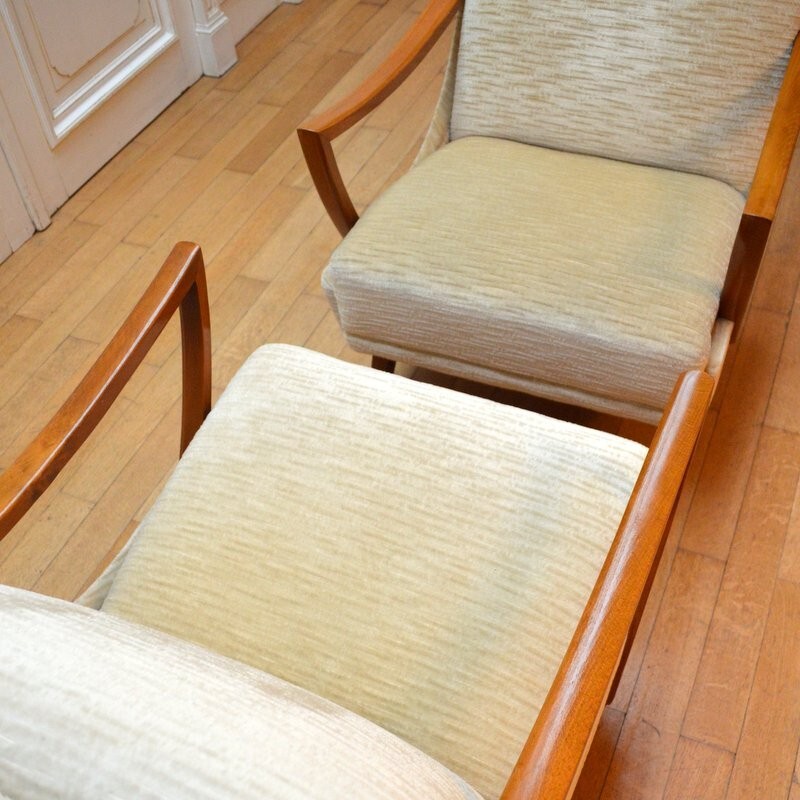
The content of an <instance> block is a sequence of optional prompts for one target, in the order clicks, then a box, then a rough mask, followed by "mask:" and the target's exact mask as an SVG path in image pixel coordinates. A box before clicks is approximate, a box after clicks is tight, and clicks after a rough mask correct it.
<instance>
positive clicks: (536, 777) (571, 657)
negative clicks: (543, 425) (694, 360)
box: [502, 370, 714, 800]
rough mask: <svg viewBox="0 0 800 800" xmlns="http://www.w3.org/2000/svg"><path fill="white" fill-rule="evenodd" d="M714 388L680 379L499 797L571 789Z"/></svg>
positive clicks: (705, 380) (539, 797)
mask: <svg viewBox="0 0 800 800" xmlns="http://www.w3.org/2000/svg"><path fill="white" fill-rule="evenodd" d="M713 387H714V379H713V378H712V377H711V376H710V375H708V374H707V373H704V372H700V371H697V370H695V371H693V372H688V373H685V374H684V375H682V376H681V378H680V379H679V381H678V384H677V386H676V387H675V390H674V391H673V394H672V397H671V399H670V402H669V405H668V406H667V410H666V411H665V413H664V416H663V417H662V419H661V423H660V425H659V427H658V430H657V431H656V434H655V437H654V439H653V442H652V444H651V446H650V451H649V452H648V454H647V458H646V459H645V462H644V465H643V467H642V471H641V473H640V475H639V479H638V480H637V482H636V486H635V487H634V489H633V493H632V494H631V498H630V500H629V501H628V506H627V508H626V509H625V514H624V516H623V518H622V521H621V522H620V525H619V529H618V530H617V535H616V537H615V539H614V542H613V544H612V546H611V549H610V551H609V553H608V556H607V558H606V561H605V564H604V565H603V569H602V570H601V572H600V575H599V577H598V579H597V583H596V584H595V587H594V590H593V591H592V594H591V596H590V598H589V602H588V603H587V604H586V608H585V609H584V612H583V615H582V617H581V619H580V622H579V623H578V627H577V629H576V631H575V634H574V636H573V638H572V641H571V642H570V645H569V648H568V649H567V653H566V655H565V656H564V660H563V661H562V663H561V667H560V668H559V671H558V674H557V675H556V678H555V681H554V682H553V685H552V687H551V689H550V692H549V693H548V695H547V698H546V699H545V702H544V704H543V706H542V710H541V711H540V713H539V716H538V718H537V720H536V724H535V725H534V727H533V730H532V731H531V734H530V736H529V737H528V741H527V742H526V744H525V747H524V748H523V750H522V754H521V755H520V757H519V760H518V761H517V765H516V766H515V767H514V771H513V772H512V774H511V778H510V779H509V782H508V784H507V785H506V788H505V791H504V792H503V795H502V798H503V800H523V798H525V800H533V798H536V800H545V798H547V799H548V800H556V798H567V797H570V796H571V792H572V790H573V789H574V787H575V784H576V782H577V780H578V778H579V776H580V769H581V767H582V766H583V761H584V759H585V757H586V754H587V752H588V749H589V745H590V744H591V741H592V737H593V735H594V732H595V729H596V727H597V723H598V721H599V719H600V714H601V712H602V710H603V708H604V705H605V701H606V698H607V696H608V693H609V690H610V687H611V681H612V679H613V677H614V673H615V672H616V669H617V667H618V665H619V663H620V660H621V657H622V654H623V649H624V647H625V642H626V640H627V639H628V637H629V636H631V635H632V633H631V629H632V626H633V625H634V623H635V619H636V613H637V609H638V608H639V605H640V601H641V598H642V596H643V594H644V593H645V592H646V591H647V589H648V587H649V584H650V579H651V574H652V569H653V568H654V566H655V565H656V564H657V561H658V557H659V555H660V552H661V547H662V542H663V537H664V536H666V528H667V525H668V523H669V520H670V518H671V516H672V510H673V508H674V505H675V502H676V500H677V497H678V493H679V491H680V487H681V484H682V482H683V476H684V473H685V472H686V468H687V465H688V463H689V459H690V457H691V455H692V452H693V450H694V446H695V443H696V441H697V437H698V435H699V433H700V429H701V427H702V424H703V420H704V419H705V414H706V410H707V409H708V405H709V403H710V402H711V394H712V391H713Z"/></svg>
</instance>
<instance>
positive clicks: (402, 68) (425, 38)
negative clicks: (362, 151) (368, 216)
mask: <svg viewBox="0 0 800 800" xmlns="http://www.w3.org/2000/svg"><path fill="white" fill-rule="evenodd" d="M460 4H461V0H430V2H429V3H428V5H427V6H426V8H425V9H424V10H423V12H422V13H421V14H420V15H419V17H417V19H416V21H415V22H414V24H413V25H412V26H411V28H410V29H409V30H408V32H407V33H406V35H405V36H404V37H403V38H402V39H401V40H400V42H399V43H398V44H397V46H396V47H395V48H394V50H392V52H391V53H390V54H389V55H388V56H387V58H386V60H385V61H384V62H383V63H382V64H381V65H380V67H378V69H376V70H375V72H373V73H372V74H371V75H370V76H369V77H368V78H367V79H366V80H365V81H364V82H363V83H362V84H361V85H360V86H359V87H358V88H357V89H355V90H354V91H353V92H351V93H350V94H349V95H347V97H345V98H344V99H343V100H341V101H340V102H338V103H336V104H335V105H334V106H333V107H332V108H329V109H328V110H327V111H324V112H323V113H322V114H319V115H318V116H316V117H313V118H312V119H310V120H308V121H307V122H306V123H305V124H304V125H303V126H302V127H301V128H299V129H298V131H297V135H298V137H299V138H300V146H301V147H302V148H303V155H304V156H305V159H306V162H307V164H308V169H309V171H310V172H311V177H312V178H313V180H314V185H315V186H316V187H317V192H319V196H320V198H321V200H322V202H323V205H324V206H325V209H326V210H327V212H328V213H329V214H330V216H331V219H332V220H333V223H334V224H335V225H336V227H337V228H338V230H339V232H340V233H341V234H342V235H343V236H344V235H345V234H346V233H347V232H348V231H349V230H350V229H351V228H352V227H353V225H355V224H356V222H357V221H358V214H357V213H356V210H355V208H354V207H353V203H352V201H351V200H350V196H349V195H348V193H347V189H346V188H345V185H344V181H343V180H342V176H341V173H340V172H339V167H338V165H337V163H336V158H335V156H334V154H333V148H332V147H331V142H332V141H333V139H335V138H336V137H337V136H339V134H341V133H344V131H346V130H347V129H348V128H350V127H351V126H352V125H354V124H355V123H356V122H358V121H359V120H360V119H362V118H363V117H365V116H366V115H367V114H368V113H369V112H370V111H372V110H373V109H374V108H375V107H376V106H378V105H379V104H380V103H381V102H382V101H383V100H385V99H386V98H387V97H388V96H389V95H390V94H391V93H392V92H393V91H394V90H395V89H396V88H397V87H398V86H399V85H400V84H401V83H402V82H403V81H404V80H405V79H406V78H407V77H408V75H409V74H410V73H411V72H412V71H413V69H414V68H415V67H416V66H417V64H419V62H420V61H421V60H422V59H423V58H424V57H425V55H426V54H427V52H428V51H429V50H430V49H431V47H433V45H434V44H435V43H436V40H437V39H438V38H439V37H440V36H441V35H442V33H443V32H444V30H445V29H446V28H447V26H448V25H449V23H450V20H451V19H452V18H453V16H454V15H455V13H456V11H457V10H458V8H459V6H460Z"/></svg>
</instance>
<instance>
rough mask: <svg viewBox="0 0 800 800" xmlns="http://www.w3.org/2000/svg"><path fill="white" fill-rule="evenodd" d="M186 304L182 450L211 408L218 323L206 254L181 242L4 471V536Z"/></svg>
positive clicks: (0, 527)
mask: <svg viewBox="0 0 800 800" xmlns="http://www.w3.org/2000/svg"><path fill="white" fill-rule="evenodd" d="M177 308H180V316H181V343H182V351H183V417H182V422H181V449H180V452H181V454H182V453H183V451H184V450H185V449H186V447H187V446H188V444H189V442H191V440H192V437H193V436H194V434H195V433H196V431H197V429H198V428H199V427H200V425H201V423H202V422H203V420H204V419H205V418H206V415H207V414H208V412H209V411H210V409H211V325H210V322H209V312H208V292H207V290H206V276H205V269H204V268H203V256H202V254H201V252H200V248H199V247H198V246H197V245H195V244H190V243H188V242H180V243H179V244H177V245H176V246H175V247H174V248H173V250H172V252H171V253H170V255H169V257H168V258H167V260H166V261H165V262H164V264H163V266H162V267H161V269H160V270H159V272H158V274H157V275H156V277H155V278H154V279H153V282H152V283H151V284H150V286H148V288H147V290H146V291H145V293H144V295H143V296H142V298H141V300H139V302H138V303H137V304H136V307H135V308H134V309H133V311H132V312H131V314H130V316H129V317H128V318H127V319H126V320H125V322H124V323H123V324H122V327H121V328H120V329H119V330H118V331H117V333H116V334H115V336H114V338H113V339H112V340H111V342H110V343H109V344H108V346H107V347H106V349H105V350H104V351H103V352H102V354H101V355H100V357H99V358H98V359H97V361H96V362H95V363H94V364H93V365H92V368H91V369H90V370H89V372H88V373H87V375H86V377H85V378H84V379H83V380H82V381H81V382H80V383H79V384H78V386H77V388H76V389H75V391H73V392H72V394H71V395H70V396H69V397H68V398H67V400H66V402H65V403H64V405H62V406H61V408H60V409H59V410H58V412H56V415H55V416H54V417H53V418H52V419H51V420H50V422H48V423H47V425H46V426H45V427H44V429H43V430H42V431H41V433H40V434H39V435H38V436H37V437H36V438H35V439H34V440H33V442H31V444H29V445H28V447H26V448H25V450H24V451H23V452H22V453H21V454H20V456H19V457H18V458H17V459H16V460H15V461H14V463H13V464H12V465H11V466H10V467H9V468H8V469H7V470H6V471H5V472H4V473H3V474H2V475H0V539H2V537H3V536H5V535H6V534H7V533H8V532H9V531H10V530H11V528H12V527H13V526H14V525H15V524H16V523H17V522H18V521H19V520H20V518H21V517H22V516H23V515H24V514H25V513H26V512H27V511H28V509H29V508H30V507H31V506H32V505H33V504H34V502H35V501H36V500H37V498H38V497H39V496H40V495H41V494H42V493H43V492H44V490H45V489H46V488H47V487H48V486H49V485H50V484H51V483H52V482H53V480H54V479H55V478H56V476H57V475H58V473H59V472H60V471H61V469H62V468H63V467H64V465H65V464H66V463H67V462H68V461H69V460H70V458H72V456H73V455H74V454H75V452H76V451H77V450H78V448H79V447H80V446H81V445H82V444H83V442H84V441H86V438H87V437H88V436H89V434H90V433H91V432H92V431H93V430H94V428H95V427H96V425H97V424H98V423H99V422H100V420H101V419H102V418H103V416H104V415H105V413H106V411H108V409H109V407H110V406H111V404H112V403H113V402H114V400H115V399H116V397H117V396H118V395H119V393H120V392H121V391H122V389H123V387H124V386H125V384H126V383H127V382H128V379H129V378H130V377H131V375H132V374H133V373H134V371H135V370H136V368H137V367H138V366H139V364H141V362H142V360H143V359H144V357H145V355H147V352H148V350H150V348H151V347H152V345H153V343H154V342H155V341H156V339H157V338H158V335H159V334H160V333H161V331H162V330H163V329H164V327H165V326H166V324H167V322H169V320H170V318H171V317H172V315H173V314H174V312H175V310H176V309H177Z"/></svg>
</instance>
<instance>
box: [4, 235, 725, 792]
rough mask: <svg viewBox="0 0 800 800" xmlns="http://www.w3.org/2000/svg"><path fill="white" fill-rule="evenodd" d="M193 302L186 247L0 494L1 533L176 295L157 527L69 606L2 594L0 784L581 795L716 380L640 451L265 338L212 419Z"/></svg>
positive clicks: (8, 475)
mask: <svg viewBox="0 0 800 800" xmlns="http://www.w3.org/2000/svg"><path fill="white" fill-rule="evenodd" d="M204 287H205V279H204V273H203V267H202V259H201V256H200V253H199V250H198V249H197V248H195V247H193V246H191V245H186V244H182V245H179V246H178V248H176V250H175V251H174V252H173V254H172V256H171V257H170V259H169V260H168V261H167V263H166V264H165V266H164V267H163V270H162V272H161V274H160V275H159V276H158V277H157V278H156V280H155V282H154V284H153V285H152V286H151V287H150V289H149V290H148V292H147V294H146V295H145V297H144V299H143V300H142V301H141V302H140V304H139V306H137V308H136V309H135V310H134V312H133V314H132V315H131V317H130V318H129V319H128V320H127V321H126V323H125V324H124V325H123V327H122V329H121V331H120V332H119V333H118V334H117V336H116V337H115V339H114V340H113V341H112V342H111V344H110V345H109V346H108V348H107V349H106V351H105V352H104V354H103V356H101V359H100V362H99V363H98V365H96V366H95V367H94V368H93V369H92V371H91V372H90V373H89V376H88V377H87V379H86V380H85V381H84V382H83V383H81V384H80V386H79V388H78V389H77V390H76V392H75V394H73V396H72V397H71V398H70V399H69V400H68V401H67V403H66V404H65V406H64V407H63V408H62V410H61V411H60V412H59V413H58V414H57V416H56V418H55V419H54V421H53V422H52V423H50V424H49V425H48V426H47V427H46V428H45V431H44V432H43V434H42V435H40V437H39V438H38V439H37V440H36V442H37V444H35V445H34V446H32V447H31V448H28V449H27V450H26V451H25V452H24V453H23V455H22V456H21V457H20V459H19V460H18V461H17V462H16V463H15V464H14V465H12V467H10V468H9V469H8V470H7V471H6V472H5V473H4V474H3V475H0V535H2V534H5V533H7V532H8V531H9V530H10V529H11V527H12V525H13V522H14V521H15V520H17V519H19V518H20V516H21V515H22V514H23V513H24V512H25V511H26V510H27V509H28V508H29V507H30V506H31V504H32V503H33V502H34V500H35V499H36V497H37V496H38V495H39V494H41V492H43V491H44V490H45V488H46V486H47V484H48V483H49V482H50V481H51V480H52V479H53V478H54V477H55V475H56V473H57V471H58V469H59V468H60V467H61V466H63V464H64V463H66V461H67V459H68V458H69V457H70V456H71V455H72V454H73V453H74V451H75V449H76V448H77V447H78V446H79V444H80V441H81V440H82V439H83V438H85V435H86V431H87V428H88V427H90V426H91V424H95V423H96V422H97V421H98V420H99V418H100V417H101V416H102V413H103V412H104V410H105V409H106V408H107V406H108V404H109V403H110V402H111V400H112V399H113V396H115V395H116V394H117V393H118V392H119V391H120V389H121V386H122V384H123V382H124V379H125V378H126V377H127V376H128V375H129V373H130V372H131V371H132V369H133V367H134V364H135V363H136V362H137V361H140V360H141V358H142V356H143V354H144V351H145V350H146V348H147V347H148V346H149V345H150V344H151V343H152V341H153V339H154V338H155V335H156V331H157V330H158V329H160V328H161V327H163V324H164V322H165V320H166V315H168V314H169V313H171V311H172V310H174V309H175V308H176V307H178V306H179V305H180V307H181V308H182V310H184V311H185V314H184V318H183V321H184V323H185V326H184V336H183V344H184V348H185V350H184V352H185V361H184V365H185V369H184V375H185V376H186V377H187V382H186V383H185V393H186V395H187V401H188V402H187V403H185V404H184V429H183V430H184V436H183V443H182V446H185V447H186V449H185V452H184V454H183V455H182V457H181V460H180V461H179V463H178V465H177V467H176V469H175V471H174V473H173V475H172V476H171V478H170V479H169V481H168V482H167V485H166V487H165V488H164V490H163V492H162V493H161V495H160V497H159V498H158V500H157V501H156V503H155V505H154V507H153V508H152V509H151V511H150V512H149V514H148V515H147V517H146V519H145V520H144V522H143V523H142V525H141V526H140V528H139V529H138V530H137V531H136V532H135V533H134V535H133V537H132V539H131V541H130V543H129V544H128V545H127V546H126V547H125V548H124V549H123V551H122V552H121V553H120V555H119V556H118V557H117V558H116V559H115V560H114V561H113V562H112V563H111V565H110V566H109V567H108V569H107V570H106V572H105V573H104V574H103V575H102V576H101V577H100V578H99V579H98V581H97V582H96V583H95V584H94V585H93V586H92V587H90V588H89V590H87V592H86V593H85V594H84V595H83V596H81V597H80V598H78V600H77V601H76V603H74V604H72V603H65V602H63V601H59V600H55V599H52V598H46V597H42V596H38V595H34V594H32V593H29V592H25V591H22V590H20V589H13V588H11V587H0V631H2V635H0V743H2V748H1V749H0V765H2V768H1V769H0V794H4V795H8V796H13V797H16V798H20V800H29V799H31V798H34V797H41V796H52V794H54V793H60V794H62V795H64V796H66V795H69V796H82V797H83V796H111V795H112V794H116V795H118V796H122V795H126V794H130V793H133V792H135V793H136V794H137V796H142V797H150V796H153V797H155V796H165V795H168V796H170V797H187V798H188V797H191V798H197V797H214V798H221V797H222V798H224V797H230V798H249V797H253V798H255V797H264V796H267V795H268V796H271V797H281V798H286V799H287V800H290V799H292V798H301V797H302V798H322V797H325V798H354V797H364V798H366V797H369V798H385V799H386V800H388V799H389V798H395V797H397V798H399V797H403V798H405V797H412V796H414V797H429V798H449V799H450V798H468V799H469V800H475V798H478V792H480V793H481V794H482V795H483V796H484V797H486V798H490V797H503V798H506V799H507V800H511V798H514V799H515V800H516V799H518V798H528V799H529V800H531V799H539V800H545V798H547V800H558V798H568V797H569V796H570V795H571V793H572V790H573V788H574V785H575V782H576V780H577V777H578V774H579V771H580V768H581V765H582V763H583V759H584V757H585V754H586V752H587V750H588V747H589V745H590V743H591V739H592V736H593V733H594V730H595V726H596V723H597V720H598V718H599V715H600V713H601V712H602V709H603V706H604V703H605V702H606V699H607V697H608V696H609V693H610V692H611V691H612V685H613V679H614V675H615V673H616V672H617V670H618V669H619V665H620V662H621V661H623V660H624V656H625V652H626V646H627V644H628V643H629V642H630V640H631V639H632V637H633V635H634V634H635V628H636V624H637V619H638V614H639V613H640V611H641V607H642V604H643V602H644V598H645V597H646V593H647V589H648V586H649V582H650V579H651V576H652V573H653V570H654V569H655V567H656V565H657V563H658V558H659V554H660V548H661V544H662V541H663V536H664V531H665V528H666V526H667V524H668V520H669V518H670V514H671V510H672V508H673V505H674V502H675V498H676V496H677V493H678V490H679V487H680V484H681V481H682V478H683V474H684V471H685V469H686V466H687V463H688V460H689V457H690V455H691V452H692V449H693V447H694V443H695V440H696V438H697V435H698V432H699V430H700V427H701V424H702V421H703V418H704V414H705V411H706V409H707V406H708V403H709V400H710V396H711V390H712V384H713V381H712V380H711V378H710V377H709V376H708V375H706V374H703V373H702V372H699V371H695V372H692V373H689V374H687V375H684V376H683V377H682V378H681V380H680V381H679V383H678V385H677V387H676V389H675V391H674V393H673V395H672V398H671V400H670V402H669V404H668V406H669V408H668V411H667V413H666V415H665V417H664V419H663V420H662V422H661V425H660V426H659V428H658V431H657V432H656V436H655V438H654V440H653V443H652V445H651V447H650V449H649V451H646V450H645V448H643V447H642V446H641V445H638V444H635V443H633V442H630V441H627V440H624V439H620V438H618V437H615V436H612V435H610V434H606V433H603V432H598V431H593V430H590V429H587V428H581V427H577V426H573V425H570V424H568V423H565V422H560V421H557V420H552V419H548V418H546V417H541V416H539V415H537V414H533V413H530V412H526V411H522V410H520V409H516V408H510V407H506V406H502V405H499V404H495V403H492V402H490V401H488V400H485V399H482V398H477V397H471V396H467V395H464V394H459V393H456V392H452V391H449V390H446V389H443V388H440V387H435V386H429V385H426V384H420V383H417V382H413V381H408V380H406V379H403V378H401V377H399V376H395V375H388V374H384V373H381V372H377V371H374V370H370V369H368V368H364V367H359V366H354V365H351V364H346V363H342V362H337V361H335V360H334V359H330V358H327V357H325V356H322V355H319V354H315V353H311V352H309V351H304V350H302V349H299V348H295V347H289V346H283V345H268V346H265V347H263V348H261V349H260V350H258V351H256V353H254V354H253V356H251V358H250V359H249V360H248V361H247V362H246V363H245V365H244V366H243V367H242V368H241V370H240V371H239V373H238V374H237V375H236V376H235V377H234V379H233V380H232V382H231V383H230V385H229V386H228V388H227V389H226V390H225V392H224V393H223V395H222V397H221V398H220V400H219V401H218V403H217V405H216V407H215V408H214V410H213V411H211V413H210V414H208V416H207V418H205V421H203V422H202V425H200V422H201V421H202V419H203V417H204V416H205V414H206V411H207V387H208V385H209V378H210V365H209V362H208V353H209V347H208V342H209V325H208V309H207V306H206V299H205V297H206V296H205V290H204ZM162 296H163V297H162ZM195 393H196V394H195ZM195 397H197V398H198V399H199V402H198V403H195V402H194V398H195ZM198 425H199V429H197V427H198ZM196 429H197V430H196ZM376 431H379V432H380V434H381V435H380V436H375V432H376ZM189 440H191V442H190V443H189ZM187 445H188V446H187ZM11 535H13V532H12V533H11ZM345 709H347V710H345ZM471 787H474V788H471Z"/></svg>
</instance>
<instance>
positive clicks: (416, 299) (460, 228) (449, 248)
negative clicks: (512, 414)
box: [323, 136, 744, 422]
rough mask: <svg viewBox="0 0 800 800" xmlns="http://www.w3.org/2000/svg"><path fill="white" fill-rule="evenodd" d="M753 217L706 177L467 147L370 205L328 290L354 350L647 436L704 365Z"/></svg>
mask: <svg viewBox="0 0 800 800" xmlns="http://www.w3.org/2000/svg"><path fill="white" fill-rule="evenodd" d="M743 204H744V200H743V198H742V196H741V195H740V194H739V193H738V192H736V191H735V190H734V189H732V188H730V187H729V186H727V185H725V184H724V183H721V182H719V181H716V180H712V179H710V178H704V177H700V176H698V175H689V174H683V173H678V172H673V171H669V170H662V169H656V168H653V167H643V166H638V165H634V164H626V163H622V162H618V161H613V160H608V159H601V158H596V157H592V156H585V155H575V154H571V153H563V152H559V151H555V150H548V149H546V148H539V147H533V146H530V145H525V144H520V143H517V142H510V141H505V140H501V139H493V138H488V137H476V136H472V137H467V138H464V139H459V140H458V141H455V142H451V143H450V144H447V145H445V146H444V147H443V148H442V149H440V150H438V151H437V152H435V153H433V154H432V155H431V156H429V157H427V158H426V159H424V160H423V161H422V162H421V163H420V164H418V165H417V166H416V167H415V168H414V169H413V170H411V171H410V172H409V173H408V174H406V175H405V176H403V177H402V178H401V179H399V180H398V181H397V183H396V184H394V185H393V186H392V187H391V188H390V189H389V190H388V191H386V192H385V193H384V194H383V195H382V196H381V197H379V198H378V199H377V200H375V202H374V203H373V204H372V205H371V206H370V207H369V208H368V209H367V210H366V212H365V213H364V216H363V217H362V218H361V219H360V220H359V222H358V223H357V224H356V226H355V227H354V228H353V230H352V231H351V232H350V233H349V234H348V235H347V237H345V239H344V241H343V242H342V243H341V245H340V246H339V247H338V248H337V249H336V250H335V251H334V254H333V256H332V258H331V261H330V263H329V265H328V267H327V269H326V270H325V272H324V274H323V286H324V287H325V289H326V292H327V294H328V296H329V299H330V300H331V302H332V304H333V307H334V309H335V310H336V313H337V316H338V317H339V321H340V323H341V326H342V329H343V330H344V332H345V335H346V337H347V340H348V341H349V342H350V344H351V345H352V346H354V347H355V348H356V349H359V350H367V351H368V352H372V353H377V354H379V355H382V356H385V357H388V358H392V359H399V360H409V361H411V362H412V363H414V364H421V365H425V366H430V367H433V368H435V369H440V370H443V371H445V372H451V373H454V374H457V375H461V376H464V377H471V378H474V379H476V380H480V381H485V382H489V383H493V384H495V385H499V386H504V387H507V388H512V389H522V390H527V391H531V392H533V393H534V394H543V395H544V396H550V397H553V398H554V399H564V400H576V399H577V400H578V402H581V403H582V404H585V405H588V406H589V407H594V408H597V409H599V410H616V411H620V409H623V410H624V413H626V414H628V415H630V416H633V417H639V418H641V419H645V420H647V421H650V422H654V421H657V419H658V417H659V416H660V411H661V409H663V407H664V405H665V403H666V400H667V398H668V396H669V392H670V391H671V389H672V387H673V385H674V383H675V381H676V380H677V377H678V375H679V374H680V373H681V372H682V371H684V370H687V369H691V368H698V367H699V368H703V367H704V366H705V365H706V362H707V360H708V357H709V351H710V345H711V332H712V326H713V324H714V320H715V317H716V312H717V307H718V304H719V297H720V292H721V289H722V284H723V281H724V278H725V273H726V270H727V266H728V259H729V256H730V252H731V248H732V245H733V241H734V237H735V235H736V231H737V228H738V225H739V219H740V216H741V212H742V208H743ZM560 387H563V388H560ZM587 392H590V394H587Z"/></svg>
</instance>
